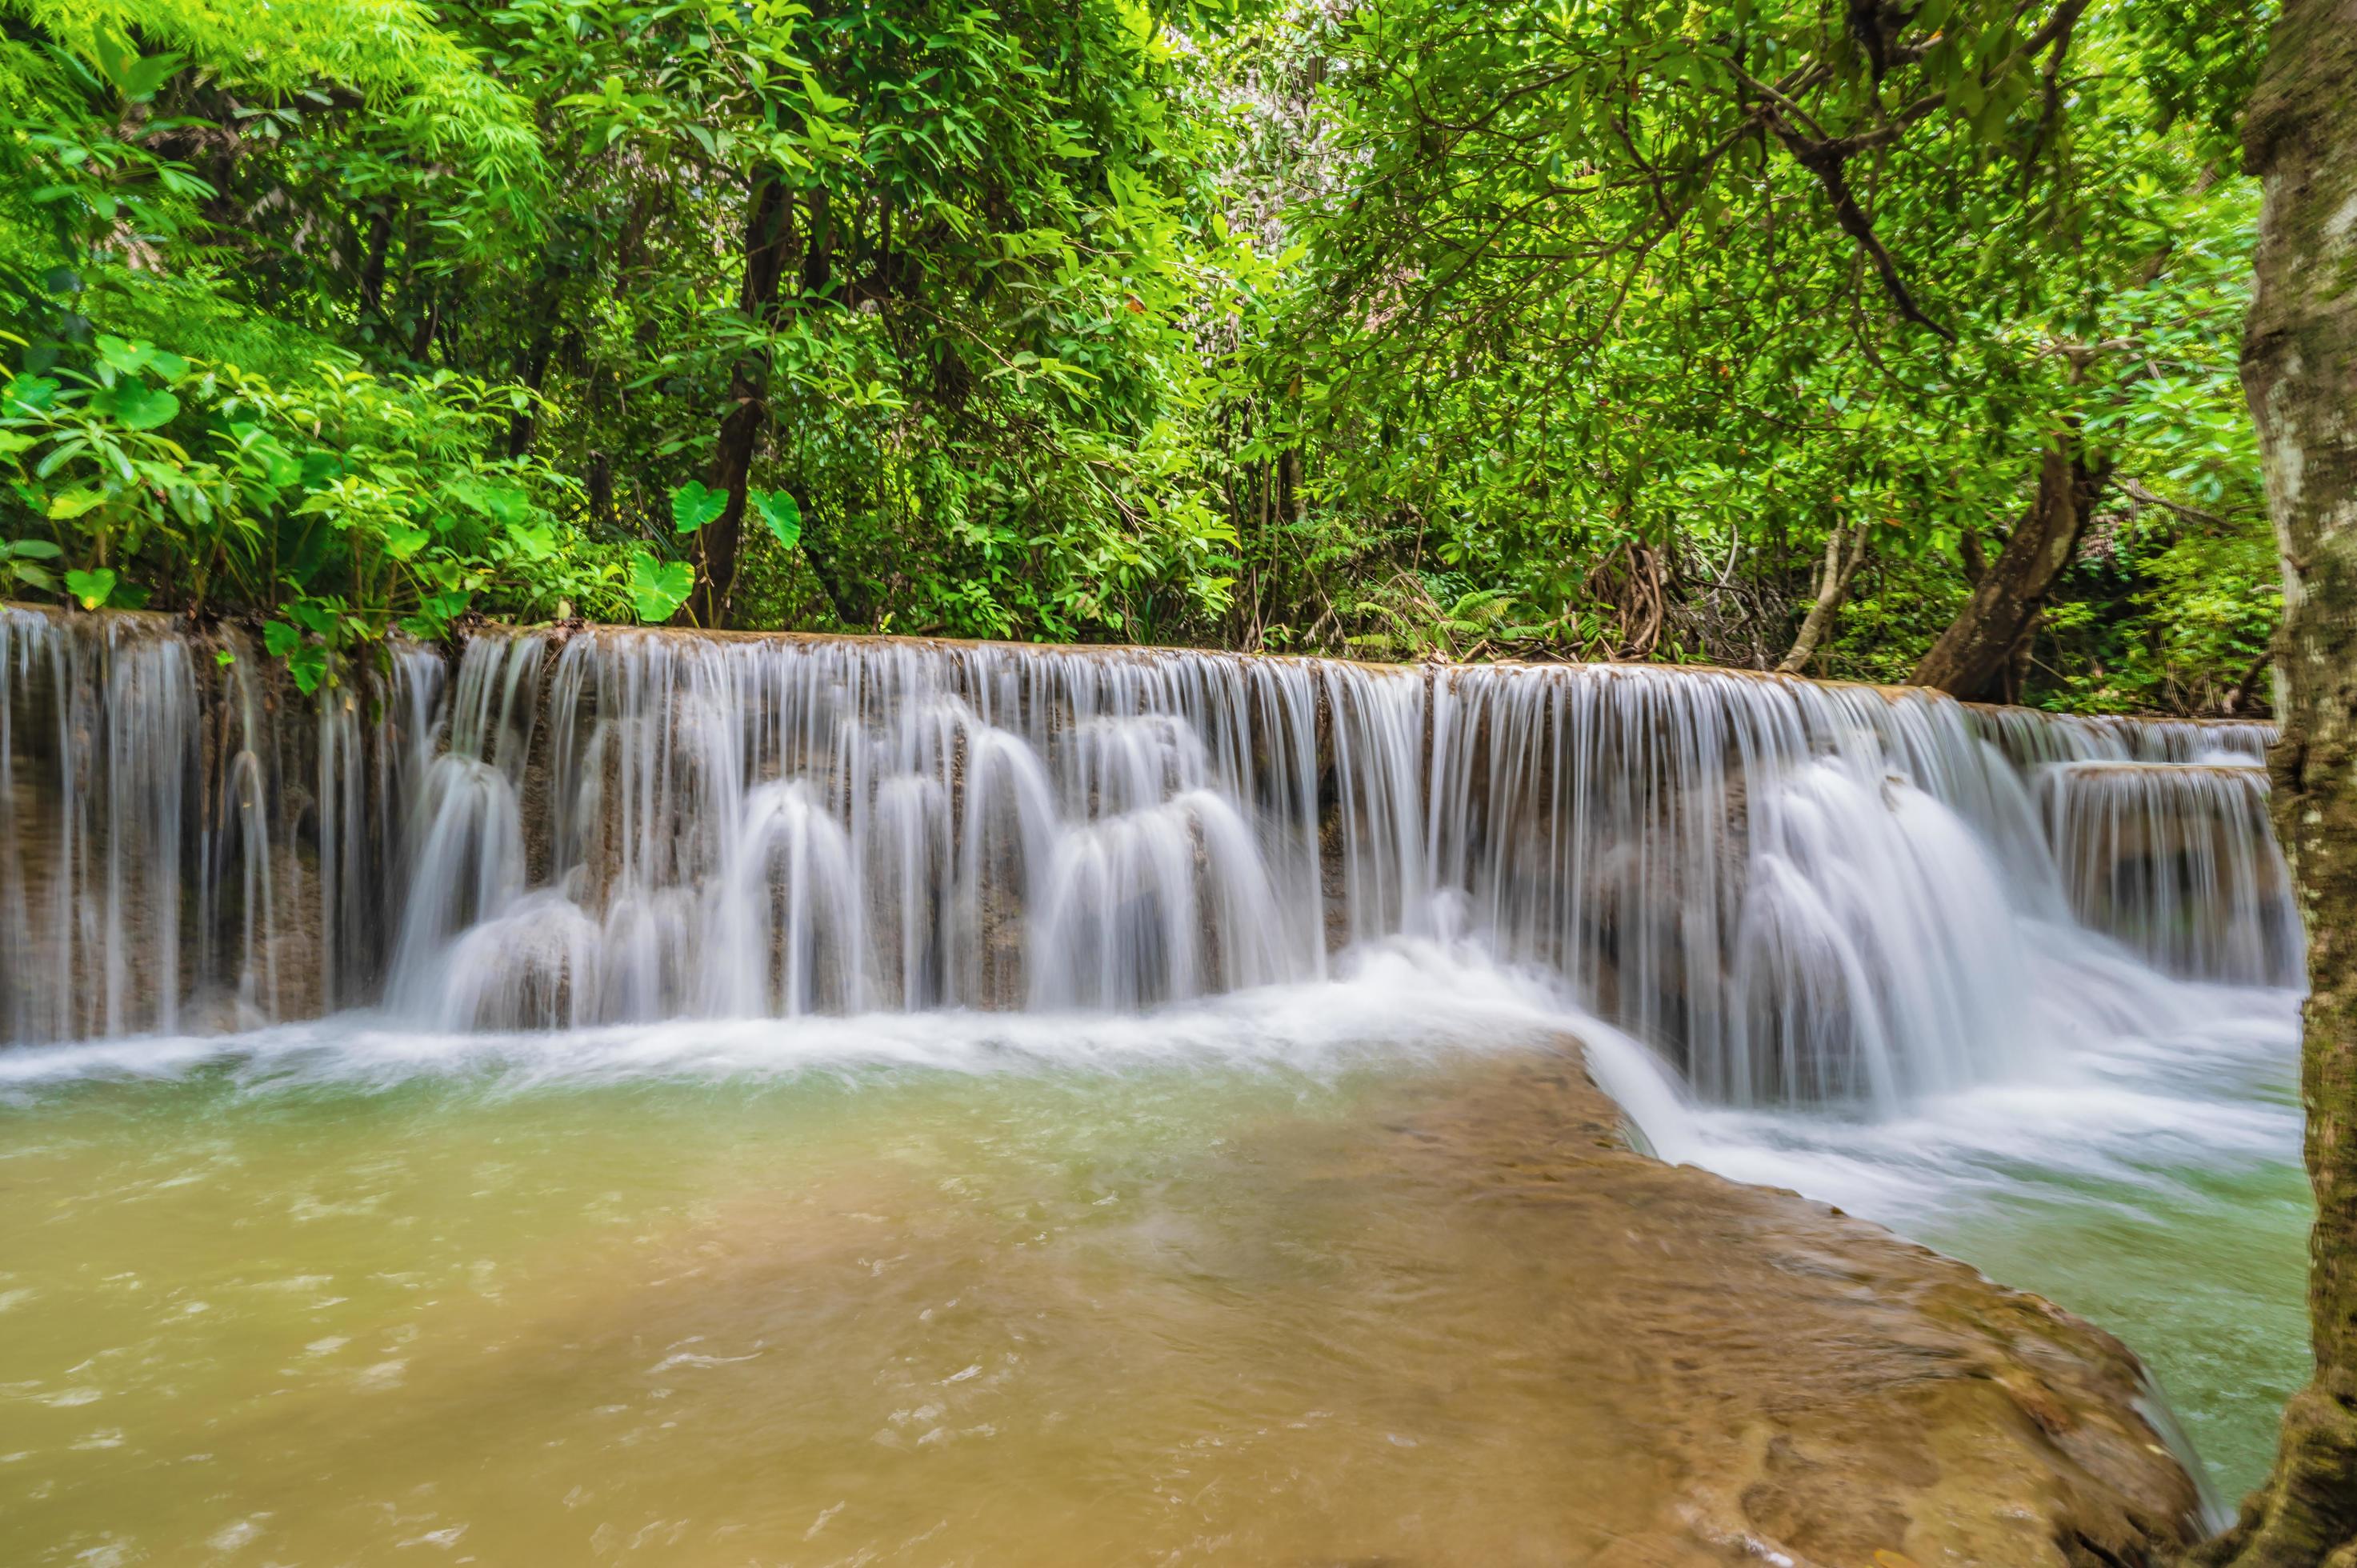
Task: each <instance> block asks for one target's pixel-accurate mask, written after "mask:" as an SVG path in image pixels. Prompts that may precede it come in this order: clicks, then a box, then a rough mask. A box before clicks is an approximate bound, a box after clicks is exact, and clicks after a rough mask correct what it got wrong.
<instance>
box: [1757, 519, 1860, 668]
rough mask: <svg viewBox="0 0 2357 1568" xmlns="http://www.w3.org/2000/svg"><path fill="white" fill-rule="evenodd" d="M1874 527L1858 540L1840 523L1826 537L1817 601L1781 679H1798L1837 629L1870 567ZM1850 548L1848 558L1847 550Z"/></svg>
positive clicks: (1811, 609) (1784, 663)
mask: <svg viewBox="0 0 2357 1568" xmlns="http://www.w3.org/2000/svg"><path fill="white" fill-rule="evenodd" d="M1871 526H1872V525H1871V524H1870V523H1867V522H1864V521H1861V522H1860V523H1859V524H1858V525H1857V538H1856V539H1851V538H1849V537H1848V531H1847V530H1846V529H1844V528H1843V527H1842V526H1841V525H1840V524H1839V523H1835V525H1834V531H1833V532H1831V533H1829V534H1827V535H1826V536H1825V564H1824V567H1823V568H1821V569H1820V570H1819V571H1818V573H1817V598H1816V602H1815V603H1814V604H1813V605H1811V606H1810V607H1809V613H1808V615H1807V616H1806V617H1804V618H1803V619H1802V621H1801V632H1800V635H1799V636H1797V637H1795V638H1793V639H1792V651H1791V652H1789V653H1787V654H1785V655H1784V660H1783V662H1782V663H1781V664H1779V665H1777V666H1776V673H1777V674H1779V675H1798V674H1799V673H1800V672H1801V671H1803V670H1805V669H1807V668H1808V667H1809V660H1812V659H1813V658H1815V657H1816V652H1817V644H1818V643H1820V642H1823V641H1824V638H1825V633H1826V632H1827V631H1829V630H1831V629H1832V628H1833V624H1834V617H1835V616H1837V615H1839V614H1840V613H1841V607H1842V605H1843V603H1844V602H1845V601H1846V600H1847V599H1848V597H1849V585H1850V584H1851V583H1853V582H1854V581H1856V580H1857V569H1858V568H1859V567H1861V566H1863V565H1865V564H1866V542H1867V529H1868V528H1869V527H1871ZM1844 545H1847V546H1848V547H1849V548H1848V551H1847V553H1846V554H1845V553H1844V551H1843V546H1844Z"/></svg>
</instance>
